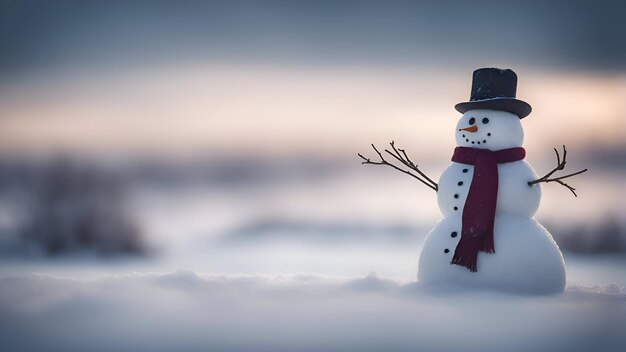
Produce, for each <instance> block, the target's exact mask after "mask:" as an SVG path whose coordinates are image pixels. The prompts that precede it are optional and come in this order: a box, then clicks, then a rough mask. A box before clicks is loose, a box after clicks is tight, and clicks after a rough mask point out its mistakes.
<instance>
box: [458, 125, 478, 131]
mask: <svg viewBox="0 0 626 352" xmlns="http://www.w3.org/2000/svg"><path fill="white" fill-rule="evenodd" d="M459 131H467V132H472V133H474V132H476V131H478V126H476V125H474V126H470V127H465V128H460V129H459Z"/></svg>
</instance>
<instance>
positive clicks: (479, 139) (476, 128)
mask: <svg viewBox="0 0 626 352" xmlns="http://www.w3.org/2000/svg"><path fill="white" fill-rule="evenodd" d="M471 127H474V129H473V131H471V130H469V127H468V128H467V129H466V128H461V129H459V131H469V132H471V133H474V132H475V131H476V130H478V127H476V126H471ZM469 137H471V135H469V136H467V135H465V134H463V138H465V142H467V143H472V144H487V139H486V138H485V139H481V138H477V139H470V138H469ZM487 137H491V132H489V133H487Z"/></svg>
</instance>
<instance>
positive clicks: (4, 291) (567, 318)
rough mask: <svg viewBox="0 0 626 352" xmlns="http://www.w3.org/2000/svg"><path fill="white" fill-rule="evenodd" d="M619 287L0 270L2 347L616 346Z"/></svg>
mask: <svg viewBox="0 0 626 352" xmlns="http://www.w3.org/2000/svg"><path fill="white" fill-rule="evenodd" d="M624 326H626V291H625V290H624V288H620V287H618V286H616V285H605V286H581V285H569V286H568V287H567V288H566V290H565V292H564V293H563V294H559V295H552V296H536V295H530V296H524V295H513V294H504V293H495V292H489V291H470V290H463V291H458V290H453V289H448V290H445V289H439V290H432V289H427V288H425V287H423V286H421V285H420V284H419V283H417V282H406V281H398V280H393V279H388V278H383V277H377V276H376V275H375V274H373V273H372V274H370V275H369V276H367V277H338V276H324V275H319V274H311V273H301V274H279V275H255V274H199V273H196V272H193V271H184V270H180V271H178V272H175V273H168V274H163V273H150V274H141V273H134V274H126V275H119V276H106V277H101V278H99V279H90V280H77V279H67V278H62V277H55V276H49V275H42V274H29V275H20V276H5V277H2V278H0V349H1V350H3V351H39V350H46V351H212V350H216V351H383V350H384V351H447V350H457V351H460V350H462V351H486V350H491V351H505V350H506V351H548V350H549V351H589V350H593V351H616V350H621V349H623V346H624V345H625V344H626V335H624V334H623V327H624Z"/></svg>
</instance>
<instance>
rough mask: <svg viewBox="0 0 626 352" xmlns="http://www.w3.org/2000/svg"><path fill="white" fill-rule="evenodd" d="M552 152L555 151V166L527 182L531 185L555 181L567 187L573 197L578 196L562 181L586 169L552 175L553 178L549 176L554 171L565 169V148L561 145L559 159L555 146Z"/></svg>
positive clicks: (573, 189) (574, 189)
mask: <svg viewBox="0 0 626 352" xmlns="http://www.w3.org/2000/svg"><path fill="white" fill-rule="evenodd" d="M554 153H556V163H557V165H556V167H555V168H554V169H552V170H551V171H550V172H548V173H547V174H546V175H545V176H543V177H541V178H538V179H536V180H534V181H530V182H528V185H529V186H532V185H534V184H537V183H540V182H544V183H550V182H556V183H558V184H560V185H561V186H564V187H566V188H567V189H569V190H570V191H571V192H572V193H573V194H574V197H578V195H577V194H576V192H575V191H576V188H574V187H572V186H570V185H568V184H567V183H565V182H563V180H564V179H566V178H569V177H572V176H576V175H580V174H582V173H584V172H587V169H584V170H580V171H576V172H574V173H571V174H567V175H565V176H559V177H554V178H550V176H552V175H553V174H554V173H555V172H557V171H560V170H564V169H565V164H566V163H567V160H566V158H567V150H566V149H565V146H563V159H562V160H561V156H560V155H559V152H558V150H556V148H554Z"/></svg>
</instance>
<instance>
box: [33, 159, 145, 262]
mask: <svg viewBox="0 0 626 352" xmlns="http://www.w3.org/2000/svg"><path fill="white" fill-rule="evenodd" d="M32 192H33V197H32V200H33V201H32V207H30V208H31V214H30V215H31V216H30V217H29V219H28V220H27V221H26V223H25V224H24V226H23V230H22V231H21V234H22V237H23V239H24V240H26V241H29V242H34V243H36V244H38V245H40V246H41V247H42V248H43V249H44V250H45V251H46V252H47V253H48V254H50V255H57V254H60V253H63V252H69V251H78V250H92V251H95V252H98V253H104V254H111V253H143V252H144V251H145V245H144V242H143V240H142V236H141V233H140V231H139V228H138V226H137V224H136V223H135V221H133V219H132V217H131V216H130V215H129V214H130V213H129V212H128V209H127V204H126V202H125V198H124V192H123V187H122V186H121V184H120V183H119V182H118V180H116V178H115V177H113V176H112V175H111V174H107V173H104V172H101V171H99V170H97V169H96V168H94V167H93V166H91V165H89V164H87V163H80V162H77V161H75V160H71V159H68V158H58V159H55V160H53V161H51V162H49V163H48V164H47V165H46V166H45V167H44V168H43V170H42V171H41V172H40V174H39V175H38V177H37V182H35V183H34V184H33V189H32Z"/></svg>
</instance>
